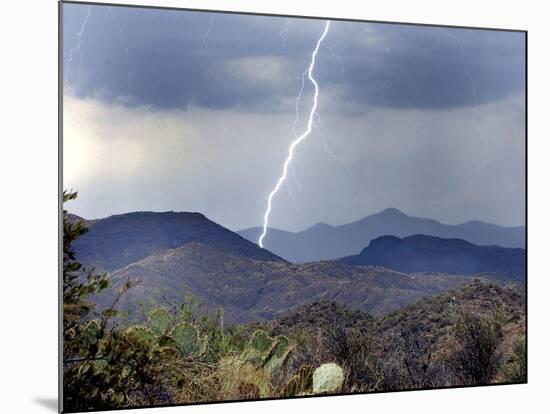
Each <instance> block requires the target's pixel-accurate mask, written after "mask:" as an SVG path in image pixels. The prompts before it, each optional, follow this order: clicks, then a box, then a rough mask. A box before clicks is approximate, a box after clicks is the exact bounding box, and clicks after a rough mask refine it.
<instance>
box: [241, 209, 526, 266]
mask: <svg viewBox="0 0 550 414" xmlns="http://www.w3.org/2000/svg"><path fill="white" fill-rule="evenodd" d="M238 233H239V234H240V235H241V236H243V237H244V238H246V239H247V240H250V241H252V242H254V243H256V242H257V241H258V237H259V235H260V233H261V229H260V228H259V227H256V228H251V229H246V230H242V231H239V232H238ZM414 234H425V235H429V236H435V237H443V238H457V239H463V240H466V241H469V242H471V243H474V244H477V245H498V246H502V247H520V248H524V247H525V228H524V227H501V226H497V225H494V224H488V223H483V222H481V221H470V222H467V223H463V224H457V225H448V224H442V223H440V222H438V221H436V220H432V219H427V218H418V217H411V216H408V215H407V214H405V213H402V212H401V211H399V210H397V209H394V208H388V209H386V210H383V211H381V212H380V213H376V214H372V215H370V216H367V217H365V218H363V219H361V220H358V221H355V222H353V223H349V224H345V225H341V226H331V225H328V224H325V223H319V224H316V225H315V226H312V227H310V228H308V229H306V230H304V231H301V232H295V233H293V232H287V231H282V230H277V229H269V231H268V232H267V236H266V238H265V241H264V246H265V247H266V248H267V249H268V250H270V251H272V252H273V253H275V254H277V255H279V256H281V257H283V258H285V259H286V260H288V261H290V262H293V263H304V262H311V261H316V260H331V259H337V258H340V257H344V256H350V255H354V254H358V253H359V252H360V251H361V250H362V249H363V248H364V247H365V246H367V245H368V244H369V243H370V241H371V240H373V239H375V238H377V237H380V236H386V235H390V236H396V237H407V236H412V235H414Z"/></svg>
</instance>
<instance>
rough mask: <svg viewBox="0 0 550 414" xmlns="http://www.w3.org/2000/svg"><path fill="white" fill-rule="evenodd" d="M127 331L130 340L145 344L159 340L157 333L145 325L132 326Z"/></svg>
mask: <svg viewBox="0 0 550 414" xmlns="http://www.w3.org/2000/svg"><path fill="white" fill-rule="evenodd" d="M125 333H126V336H127V337H128V338H129V339H130V340H132V341H134V342H136V343H139V344H143V345H147V344H151V343H153V342H156V340H157V336H156V335H155V333H154V332H153V331H152V330H150V329H148V328H145V327H143V326H132V327H130V328H128V329H127V330H126V332H125Z"/></svg>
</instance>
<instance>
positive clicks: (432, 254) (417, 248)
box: [341, 235, 525, 280]
mask: <svg viewBox="0 0 550 414" xmlns="http://www.w3.org/2000/svg"><path fill="white" fill-rule="evenodd" d="M341 261H342V262H344V263H347V264H350V265H360V266H365V265H378V266H386V267H390V268H392V269H395V270H398V271H401V272H406V273H411V272H444V273H452V274H476V273H482V272H501V273H507V274H510V275H513V276H515V277H516V278H517V280H522V279H523V277H524V275H525V250H524V249H511V248H503V247H499V246H477V245H475V244H472V243H469V242H467V241H464V240H460V239H443V238H440V237H431V236H425V235H414V236H409V237H405V238H403V239H400V238H398V237H394V236H383V237H379V238H377V239H374V240H373V241H371V242H370V244H369V245H368V246H367V247H365V248H364V249H363V250H362V251H361V253H360V254H358V255H356V256H348V257H345V258H343V259H341Z"/></svg>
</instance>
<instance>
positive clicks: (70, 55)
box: [65, 6, 92, 83]
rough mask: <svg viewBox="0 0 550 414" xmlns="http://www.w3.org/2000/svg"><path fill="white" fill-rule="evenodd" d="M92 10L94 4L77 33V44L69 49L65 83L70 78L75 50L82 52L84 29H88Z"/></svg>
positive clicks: (89, 8)
mask: <svg viewBox="0 0 550 414" xmlns="http://www.w3.org/2000/svg"><path fill="white" fill-rule="evenodd" d="M91 12H92V6H88V11H87V12H86V16H85V17H84V21H83V22H82V26H81V27H80V31H79V32H78V33H77V34H76V46H75V47H73V48H72V49H71V50H69V58H68V59H67V63H66V66H67V70H66V71H65V83H67V80H68V79H69V70H70V65H71V63H72V62H73V57H74V53H75V52H80V47H81V46H82V35H83V34H84V31H85V30H86V25H87V24H88V19H89V18H90V13H91ZM80 63H82V54H80ZM78 72H79V73H78V79H80V65H79V70H78Z"/></svg>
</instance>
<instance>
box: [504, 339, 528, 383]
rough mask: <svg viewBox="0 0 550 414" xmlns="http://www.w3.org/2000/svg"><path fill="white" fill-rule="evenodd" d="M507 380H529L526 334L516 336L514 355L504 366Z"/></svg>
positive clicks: (505, 379)
mask: <svg viewBox="0 0 550 414" xmlns="http://www.w3.org/2000/svg"><path fill="white" fill-rule="evenodd" d="M504 381H505V382H521V383H523V382H526V381H527V349H526V342H525V336H522V337H520V338H516V340H515V341H514V345H513V351H512V356H511V358H510V361H509V363H508V364H507V365H506V367H505V368H504Z"/></svg>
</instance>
